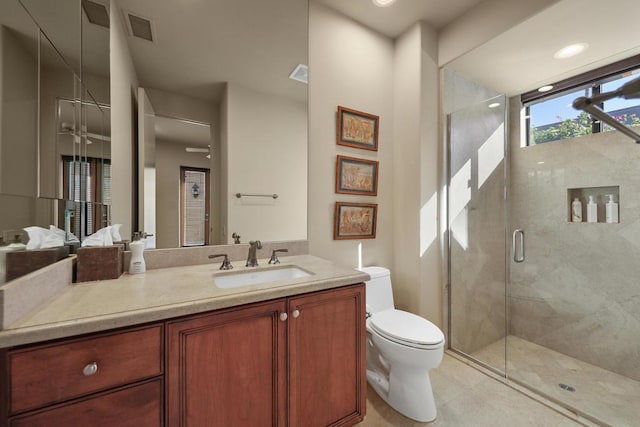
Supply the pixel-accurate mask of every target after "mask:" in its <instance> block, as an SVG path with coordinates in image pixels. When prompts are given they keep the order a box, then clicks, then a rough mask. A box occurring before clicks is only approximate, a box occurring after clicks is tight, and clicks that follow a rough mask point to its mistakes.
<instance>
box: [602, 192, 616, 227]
mask: <svg viewBox="0 0 640 427" xmlns="http://www.w3.org/2000/svg"><path fill="white" fill-rule="evenodd" d="M607 197H609V201H608V202H607V204H606V205H605V207H606V209H605V210H606V214H607V216H606V220H607V222H608V223H609V224H613V223H617V222H618V204H617V203H616V202H614V201H613V194H607Z"/></svg>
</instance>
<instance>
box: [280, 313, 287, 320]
mask: <svg viewBox="0 0 640 427" xmlns="http://www.w3.org/2000/svg"><path fill="white" fill-rule="evenodd" d="M287 317H289V316H287V313H280V320H282V321H283V322H284V321H285V320H287Z"/></svg>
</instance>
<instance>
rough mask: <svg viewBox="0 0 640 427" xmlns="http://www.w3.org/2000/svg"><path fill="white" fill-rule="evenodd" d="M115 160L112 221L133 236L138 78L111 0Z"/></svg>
mask: <svg viewBox="0 0 640 427" xmlns="http://www.w3.org/2000/svg"><path fill="white" fill-rule="evenodd" d="M110 16H111V30H112V31H110V32H109V37H110V43H109V48H110V51H111V159H112V183H111V186H112V194H113V209H112V222H113V223H114V224H122V228H121V229H120V234H121V235H122V236H123V238H126V237H125V236H131V231H132V226H133V222H134V218H133V215H134V200H133V195H132V191H131V188H132V187H133V182H134V171H135V169H134V164H133V153H134V146H133V144H134V141H135V140H136V139H135V136H134V130H135V123H134V120H135V117H136V115H135V111H134V103H135V102H136V91H137V88H138V77H137V76H136V70H135V68H134V66H133V60H132V58H131V53H130V52H129V47H128V45H127V40H126V37H127V36H126V31H125V27H124V23H123V22H122V18H121V16H122V15H121V13H120V8H119V7H118V0H111V13H110Z"/></svg>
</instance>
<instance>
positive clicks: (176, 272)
mask: <svg viewBox="0 0 640 427" xmlns="http://www.w3.org/2000/svg"><path fill="white" fill-rule="evenodd" d="M280 260H281V264H279V265H278V266H269V265H268V264H267V261H268V260H267V259H261V260H259V263H260V267H258V268H257V269H256V268H251V267H236V268H235V269H233V270H231V271H220V270H218V268H217V266H218V263H216V264H205V265H195V266H188V267H172V268H162V269H156V270H149V271H147V272H146V273H144V274H135V275H130V274H126V273H125V274H124V275H122V276H121V277H120V278H119V279H115V280H103V281H98V282H85V283H76V284H72V285H69V286H67V287H66V288H65V289H64V290H63V291H61V292H60V293H58V294H57V295H55V296H54V297H53V298H52V299H50V300H48V301H47V302H45V303H44V304H42V305H40V306H39V307H37V308H36V309H34V310H33V311H32V312H31V313H29V314H28V315H26V316H24V317H23V318H21V319H20V320H18V321H17V322H14V323H13V324H11V325H9V327H7V328H6V329H4V330H1V331H0V348H6V347H11V346H16V345H22V344H29V343H34V342H39V341H45V340H51V339H57V338H64V337H70V336H74V335H80V334H85V333H90V332H98V331H103V330H108V329H113V328H119V327H124V326H131V325H136V324H142V323H147V322H153V321H158V320H163V319H170V318H174V317H180V316H185V315H189V314H194V313H201V312H206V311H210V310H215V309H220V308H226V307H233V306H237V305H242V304H247V303H252V302H258V301H266V300H270V299H275V298H281V297H286V296H292V295H297V294H302V293H307V292H313V291H318V290H322V289H331V288H336V287H340V286H345V285H350V284H354V283H359V282H363V281H365V280H368V279H369V276H368V275H367V274H366V273H363V272H361V271H358V270H355V269H350V268H347V267H343V266H338V265H336V264H334V263H332V262H329V261H327V260H324V259H321V258H318V257H315V256H311V255H298V256H290V257H281V258H280ZM286 265H294V266H297V267H300V268H302V269H304V270H306V271H308V272H310V273H313V274H312V275H310V276H308V277H303V278H297V279H289V280H281V281H278V282H272V283H264V284H257V285H249V286H243V287H238V288H232V289H220V288H218V287H216V285H215V284H214V282H213V276H214V275H220V274H234V273H238V272H242V271H244V270H251V271H257V270H262V269H269V268H278V267H283V266H286Z"/></svg>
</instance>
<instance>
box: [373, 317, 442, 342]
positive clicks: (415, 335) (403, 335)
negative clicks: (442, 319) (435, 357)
mask: <svg viewBox="0 0 640 427" xmlns="http://www.w3.org/2000/svg"><path fill="white" fill-rule="evenodd" d="M369 320H370V321H371V323H370V324H371V327H372V328H373V329H375V330H376V331H377V332H378V333H379V334H380V335H382V336H385V337H386V338H389V339H391V340H393V341H397V342H405V343H409V344H418V345H436V344H440V343H442V342H443V341H444V334H443V333H442V331H441V330H440V329H439V328H438V327H437V326H436V325H434V324H433V323H431V322H429V321H428V320H427V319H425V318H423V317H420V316H416V315H415V314H412V313H408V312H406V311H402V310H395V309H394V310H384V311H380V312H377V313H374V315H373V316H371V318H370V319H369Z"/></svg>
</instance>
